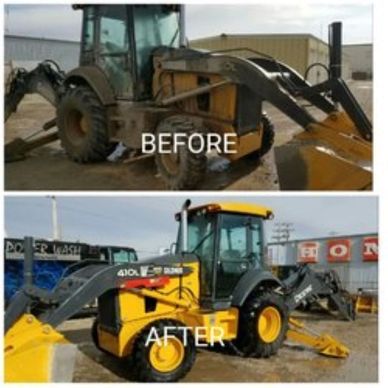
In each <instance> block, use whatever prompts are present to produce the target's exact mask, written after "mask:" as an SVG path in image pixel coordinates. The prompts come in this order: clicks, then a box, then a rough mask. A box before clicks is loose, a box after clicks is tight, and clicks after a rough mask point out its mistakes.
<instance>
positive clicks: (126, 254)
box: [112, 248, 136, 264]
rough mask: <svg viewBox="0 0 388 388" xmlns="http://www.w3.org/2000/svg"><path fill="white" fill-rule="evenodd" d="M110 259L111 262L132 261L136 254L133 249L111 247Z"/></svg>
mask: <svg viewBox="0 0 388 388" xmlns="http://www.w3.org/2000/svg"><path fill="white" fill-rule="evenodd" d="M112 259H113V263H115V264H117V263H133V262H135V261H136V255H135V253H134V252H133V251H130V250H127V249H122V248H112Z"/></svg>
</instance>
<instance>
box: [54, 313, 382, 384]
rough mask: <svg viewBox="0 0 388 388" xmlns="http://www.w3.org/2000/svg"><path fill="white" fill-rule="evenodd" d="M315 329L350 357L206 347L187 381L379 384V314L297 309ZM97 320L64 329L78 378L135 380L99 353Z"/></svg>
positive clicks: (294, 349) (291, 347)
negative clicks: (252, 353)
mask: <svg viewBox="0 0 388 388" xmlns="http://www.w3.org/2000/svg"><path fill="white" fill-rule="evenodd" d="M295 315H296V317H297V318H300V319H301V320H303V321H304V322H305V324H306V325H307V326H308V327H309V328H310V329H313V330H315V331H317V332H320V333H323V332H325V333H328V334H331V335H333V336H335V337H336V338H338V339H339V340H340V341H342V342H343V344H345V345H346V346H347V347H348V348H349V349H350V356H349V358H347V359H335V358H328V357H324V356H322V355H319V354H316V353H315V352H314V351H312V350H309V349H305V348H302V347H300V346H297V345H295V344H292V343H286V344H285V345H284V346H283V347H282V348H281V349H280V351H279V353H278V355H276V356H275V357H271V358H269V359H253V358H241V357H238V356H231V355H226V354H223V353H220V352H219V351H208V350H201V351H199V352H198V355H197V360H196V363H195V365H194V367H193V369H192V370H191V372H190V373H189V374H188V375H187V376H186V377H185V379H184V380H183V381H185V382H377V381H378V369H377V368H378V319H377V315H372V314H359V316H358V317H357V320H356V321H354V322H346V321H340V320H336V319H335V318H333V317H331V316H327V315H323V314H317V313H315V314H302V313H296V314H295ZM91 323H92V319H90V318H87V319H79V320H71V321H67V322H65V323H64V324H62V325H61V326H60V327H59V329H60V330H61V331H62V332H63V333H64V334H65V335H66V337H67V338H68V339H69V340H70V341H72V342H74V343H76V344H77V346H78V350H79V351H78V354H77V360H76V368H75V374H74V381H75V382H124V381H127V380H130V379H131V375H130V373H129V371H128V367H127V364H126V361H125V360H124V361H122V360H117V359H115V358H114V357H111V356H108V355H105V354H103V353H101V352H100V351H98V350H97V349H96V348H95V347H94V345H93V344H92V341H91V337H90V326H91Z"/></svg>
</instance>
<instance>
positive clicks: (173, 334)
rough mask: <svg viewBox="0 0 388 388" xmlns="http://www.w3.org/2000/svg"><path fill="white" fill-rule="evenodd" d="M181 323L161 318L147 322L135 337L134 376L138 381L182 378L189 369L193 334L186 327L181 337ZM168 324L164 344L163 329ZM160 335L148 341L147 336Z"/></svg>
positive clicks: (133, 354) (192, 353)
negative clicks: (154, 339) (185, 336)
mask: <svg viewBox="0 0 388 388" xmlns="http://www.w3.org/2000/svg"><path fill="white" fill-rule="evenodd" d="M182 326H183V324H181V323H179V322H177V321H173V320H168V319H162V320H159V321H156V322H152V323H151V324H150V325H148V326H146V327H145V328H144V329H143V330H142V331H141V333H140V334H139V336H138V338H137V339H136V341H135V344H134V347H133V351H132V366H133V368H132V369H133V372H134V375H135V376H134V377H135V378H136V380H137V381H140V382H157V383H168V382H174V381H178V380H180V379H182V378H183V377H185V376H186V374H187V373H188V372H189V371H190V370H191V368H192V366H193V365H194V362H195V358H196V348H195V342H194V337H193V335H192V334H191V333H190V331H189V330H187V331H186V333H187V338H186V339H187V341H186V343H185V341H184V331H183V330H180V329H179V327H182ZM166 328H169V330H168V335H169V337H168V338H167V339H166V341H167V342H166V344H164V331H165V329H166ZM151 331H152V333H151ZM155 333H156V334H157V336H158V338H159V339H160V344H158V342H156V341H154V342H149V341H148V338H149V336H151V338H155Z"/></svg>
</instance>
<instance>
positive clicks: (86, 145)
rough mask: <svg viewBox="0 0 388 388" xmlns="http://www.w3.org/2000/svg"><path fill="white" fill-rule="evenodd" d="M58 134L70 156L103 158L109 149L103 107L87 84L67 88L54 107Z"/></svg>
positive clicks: (84, 159) (86, 159)
mask: <svg viewBox="0 0 388 388" xmlns="http://www.w3.org/2000/svg"><path fill="white" fill-rule="evenodd" d="M57 124H58V134H59V138H60V140H61V144H62V147H63V148H64V149H65V150H66V152H67V154H68V156H69V157H70V159H72V160H74V161H76V162H78V163H87V162H98V161H102V160H105V159H106V157H107V156H108V155H109V153H110V152H111V147H110V143H109V135H108V125H107V117H106V112H105V108H104V106H103V105H102V103H101V101H100V100H99V98H98V96H97V95H96V94H95V92H94V91H93V90H92V89H91V88H90V87H88V86H84V85H82V86H76V87H74V88H71V89H69V90H68V91H67V93H66V94H65V96H64V97H63V98H62V100H61V102H60V104H59V106H58V109H57Z"/></svg>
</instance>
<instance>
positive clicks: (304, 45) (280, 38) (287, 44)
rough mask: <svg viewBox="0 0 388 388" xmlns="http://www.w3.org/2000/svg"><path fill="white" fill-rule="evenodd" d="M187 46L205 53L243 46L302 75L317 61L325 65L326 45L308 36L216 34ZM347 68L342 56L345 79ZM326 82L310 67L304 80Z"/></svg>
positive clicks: (319, 71)
mask: <svg viewBox="0 0 388 388" xmlns="http://www.w3.org/2000/svg"><path fill="white" fill-rule="evenodd" d="M190 47H193V48H200V49H205V50H211V51H213V50H224V49H233V48H243V47H247V48H250V49H252V50H256V51H260V52H263V53H265V54H267V55H271V56H273V57H274V58H276V59H278V60H279V61H281V62H284V63H286V64H287V65H289V66H291V67H292V68H294V69H295V70H296V71H297V72H298V73H300V74H301V75H302V76H304V74H305V71H306V69H307V67H308V66H309V65H311V64H312V63H315V62H321V63H323V64H325V65H328V63H329V49H328V46H327V44H326V43H324V42H323V41H321V40H320V39H317V38H315V37H314V36H312V35H307V34H306V35H303V34H302V35H287V34H284V35H276V34H275V35H226V34H223V35H219V36H214V37H209V38H203V39H196V40H193V41H191V42H190ZM232 54H235V55H239V56H242V57H244V58H247V57H252V56H255V55H254V54H252V53H249V52H248V51H232ZM350 74H351V69H350V67H349V61H348V59H347V57H346V55H344V56H343V78H344V79H349V78H350ZM325 79H327V74H326V72H325V71H324V70H323V69H322V68H319V67H316V68H314V69H313V70H312V71H311V72H310V73H309V77H308V80H309V81H310V82H312V83H313V84H315V83H318V82H322V81H324V80H325Z"/></svg>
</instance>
